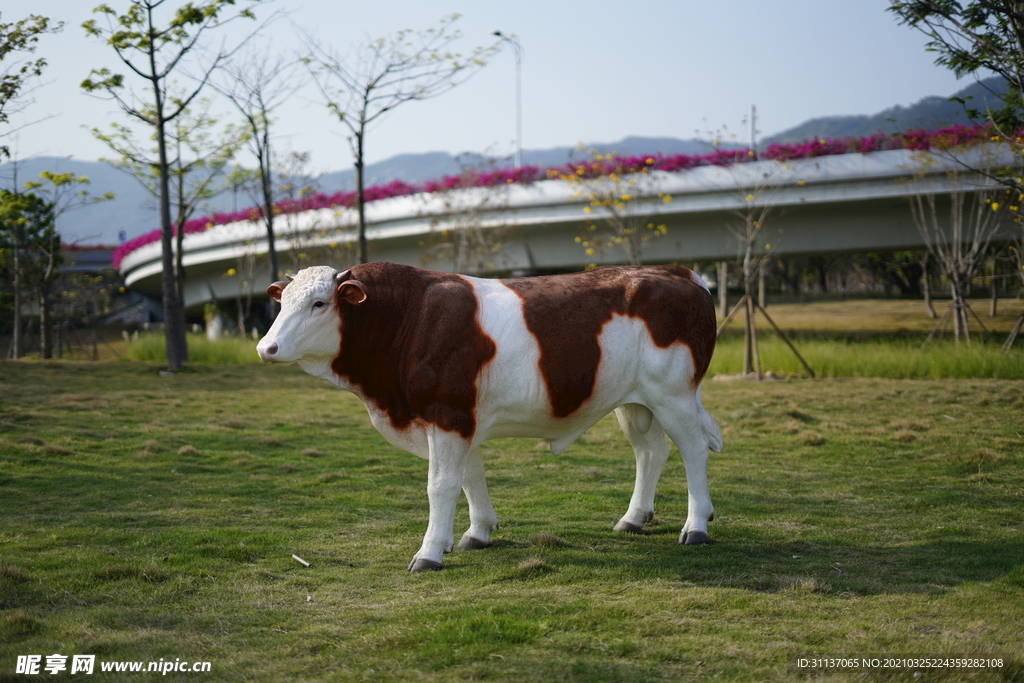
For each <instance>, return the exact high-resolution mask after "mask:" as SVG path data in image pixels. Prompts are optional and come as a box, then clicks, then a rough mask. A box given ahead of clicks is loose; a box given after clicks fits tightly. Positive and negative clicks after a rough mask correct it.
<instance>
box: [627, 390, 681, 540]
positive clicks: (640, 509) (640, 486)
mask: <svg viewBox="0 0 1024 683" xmlns="http://www.w3.org/2000/svg"><path fill="white" fill-rule="evenodd" d="M643 413H646V415H643ZM615 417H616V418H618V420H619V427H621V428H622V432H623V433H624V434H625V435H626V438H627V439H629V443H630V445H631V446H632V447H633V454H634V455H635V456H636V483H635V484H634V486H633V497H632V499H630V501H629V509H627V510H626V514H624V515H623V516H622V519H620V520H619V522H618V524H616V525H615V530H616V531H625V532H627V533H631V534H639V533H641V532H642V531H643V528H644V524H646V523H647V522H650V521H651V520H652V519H654V491H655V489H656V488H657V486H658V479H659V478H660V477H661V472H662V470H663V469H664V468H665V463H666V461H668V443H667V442H666V441H665V432H664V430H663V429H662V428H661V425H660V424H658V421H657V420H655V419H653V418H652V417H651V414H650V412H649V411H648V409H647V408H646V407H644V406H639V405H635V404H628V405H624V406H619V407H618V408H616V409H615ZM645 422H646V424H644V423H645ZM638 423H639V425H640V426H638ZM642 426H646V427H647V429H646V430H643V431H642V430H641V427H642Z"/></svg>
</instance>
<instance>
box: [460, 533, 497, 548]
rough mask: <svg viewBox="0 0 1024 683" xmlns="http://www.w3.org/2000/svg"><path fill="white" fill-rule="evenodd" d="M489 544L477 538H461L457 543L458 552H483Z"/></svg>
mask: <svg viewBox="0 0 1024 683" xmlns="http://www.w3.org/2000/svg"><path fill="white" fill-rule="evenodd" d="M490 545H491V544H490V543H487V542H486V541H481V540H480V539H479V538H473V537H472V536H463V537H462V539H461V540H460V541H459V550H483V549H484V548H487V547H489V546H490Z"/></svg>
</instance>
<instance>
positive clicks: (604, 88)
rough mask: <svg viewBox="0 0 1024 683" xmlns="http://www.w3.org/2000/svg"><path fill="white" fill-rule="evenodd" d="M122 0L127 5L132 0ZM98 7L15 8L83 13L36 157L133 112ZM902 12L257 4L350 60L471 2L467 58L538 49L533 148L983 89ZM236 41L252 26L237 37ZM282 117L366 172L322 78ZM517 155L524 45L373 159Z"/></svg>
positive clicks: (93, 1)
mask: <svg viewBox="0 0 1024 683" xmlns="http://www.w3.org/2000/svg"><path fill="white" fill-rule="evenodd" d="M107 2H108V4H109V5H110V6H111V7H113V8H114V9H116V10H119V11H120V10H123V9H124V8H125V7H127V5H128V3H127V1H126V0H107ZM98 4H100V3H99V1H98V0H35V2H33V3H31V9H29V5H28V4H24V3H22V4H21V6H20V8H19V9H17V10H15V11H12V10H10V9H5V10H3V13H2V19H3V21H5V22H10V21H15V20H17V19H20V18H23V17H24V16H25V15H27V14H29V13H30V12H31V13H37V14H43V15H45V16H49V17H52V18H54V19H58V20H62V21H64V22H65V26H64V30H63V31H62V32H61V33H58V34H56V35H53V36H46V37H44V38H43V39H42V40H41V41H40V43H39V47H38V49H37V55H38V56H42V57H45V58H46V59H47V61H48V62H49V64H50V66H49V68H48V69H47V70H46V73H45V76H44V79H43V82H42V83H41V85H40V86H39V87H38V88H37V89H36V90H35V92H34V93H33V97H34V99H35V103H34V104H33V105H32V106H31V107H29V108H28V109H27V110H26V111H25V113H24V115H23V116H21V117H19V122H21V123H24V122H25V121H26V120H39V122H38V123H34V124H33V125H28V126H26V127H24V128H23V129H22V130H20V132H19V133H18V134H17V137H16V138H8V139H7V140H5V142H6V143H7V144H8V145H9V146H10V147H11V150H12V152H16V154H17V155H18V156H19V157H20V158H27V157H31V156H37V155H50V156H73V157H75V158H78V159H87V160H94V159H98V158H100V157H104V156H110V153H109V152H108V150H107V149H106V148H105V146H104V145H103V144H102V143H100V142H98V141H97V140H95V139H94V138H93V137H92V135H91V134H90V133H89V131H88V128H89V127H94V126H95V127H105V126H107V125H108V124H109V123H110V122H112V121H124V120H125V119H124V117H123V115H122V114H121V113H120V112H119V110H118V109H117V108H116V106H114V105H113V104H112V103H110V102H109V101H104V100H99V99H96V98H94V97H90V96H88V95H86V94H84V93H83V92H82V90H81V89H80V87H79V84H80V83H81V81H82V80H83V79H84V78H85V77H86V76H87V75H88V73H89V70H90V69H92V68H97V67H102V66H106V67H109V68H111V69H113V70H115V71H123V70H124V69H123V67H121V66H120V63H119V62H117V60H116V58H115V56H114V53H113V51H112V50H111V49H110V48H108V47H106V46H105V45H103V44H102V43H101V42H100V41H98V40H96V39H94V38H88V37H86V35H85V32H84V31H83V30H82V28H81V24H82V22H83V21H85V20H87V19H89V18H90V17H92V16H93V15H92V13H91V9H92V7H94V6H95V5H98ZM169 4H170V5H177V4H179V3H178V2H177V1H176V0H170V2H169ZM8 6H10V3H8ZM887 6H888V2H887V0H856V1H855V2H836V1H834V0H775V1H774V2H770V3H769V2H763V1H762V0H757V1H755V0H731V1H729V2H717V3H711V2H707V1H706V0H701V1H699V2H698V1H696V0H694V1H691V0H671V1H670V0H640V1H639V2H635V3H630V6H629V7H628V8H627V7H626V3H623V2H621V1H618V2H611V1H608V0H590V1H589V2H567V1H564V0H517V1H516V2H491V1H488V0H476V2H470V1H468V0H452V1H450V2H446V1H440V0H404V1H399V0H373V1H372V2H359V3H356V2H344V1H342V0H292V1H288V2H285V1H284V0H279V1H277V2H269V3H268V2H264V3H260V4H259V5H257V6H256V12H257V15H258V16H259V17H260V18H266V17H268V16H269V15H271V14H272V12H273V11H274V10H286V11H288V12H289V16H288V19H287V20H283V21H278V22H276V23H275V24H274V25H273V26H272V28H271V29H270V30H269V31H268V32H267V37H266V39H264V40H263V42H262V43H261V45H263V46H264V48H265V49H266V50H268V51H270V52H273V53H276V52H280V53H283V54H289V55H295V54H298V53H299V52H300V51H301V50H302V49H303V43H302V40H301V39H300V37H299V32H298V31H297V30H296V28H295V27H302V28H304V29H306V30H307V31H309V32H311V33H313V34H314V35H315V36H316V37H317V38H318V39H319V41H321V42H322V43H323V44H325V45H329V46H331V47H332V48H333V49H335V50H337V51H339V52H341V53H352V52H353V51H354V50H355V49H356V48H357V46H360V45H365V44H366V43H367V42H368V40H369V39H372V38H377V37H383V36H387V35H390V34H392V33H394V32H395V31H397V30H399V29H403V28H409V29H414V30H419V29H425V28H428V27H431V26H434V25H436V24H437V22H438V20H439V19H440V18H441V17H443V16H445V15H448V14H451V13H453V12H458V13H460V14H462V15H463V17H462V19H460V20H459V22H458V23H457V26H458V27H459V28H460V29H461V31H462V34H463V39H462V40H461V41H460V43H459V46H458V49H459V50H460V51H462V52H464V53H467V52H469V51H470V50H471V49H472V48H473V47H474V46H477V45H486V44H489V43H490V42H491V41H492V40H494V37H493V36H492V35H491V32H492V31H493V30H495V29H500V30H501V31H503V32H505V33H514V34H516V35H517V36H518V37H519V40H520V42H521V44H522V47H523V60H522V83H523V94H522V100H523V105H522V106H523V146H524V148H527V149H537V148H544V147H555V146H566V145H575V144H576V143H578V142H581V141H586V142H614V141H616V140H619V139H622V138H623V137H626V136H630V135H640V136H673V137H679V138H689V137H693V136H694V135H695V134H696V133H697V131H698V130H700V131H705V130H708V129H717V128H720V127H721V126H723V125H726V126H728V127H729V128H730V129H731V130H734V131H737V132H740V131H742V132H743V135H744V137H746V136H747V135H748V131H747V130H745V129H743V128H742V126H741V121H742V119H743V118H744V117H745V116H746V115H747V114H748V113H749V111H750V106H751V105H752V104H754V105H756V106H757V110H758V117H759V119H758V123H759V125H758V128H759V129H760V130H761V131H762V134H763V135H770V134H772V133H775V132H778V131H780V130H783V129H785V128H788V127H790V126H793V125H796V124H798V123H800V122H802V121H804V120H806V119H808V118H811V117H815V116H825V115H835V114H870V113H875V112H877V111H879V110H881V109H884V108H886V107H889V106H891V105H894V104H903V105H906V104H910V103H912V102H915V101H917V100H918V99H920V98H921V97H924V96H928V95H950V94H952V93H953V92H955V91H956V90H958V89H959V88H961V87H964V86H966V85H967V83H966V82H962V81H959V82H958V81H957V80H956V79H955V78H954V77H953V75H952V74H951V73H950V72H948V71H947V70H945V69H943V68H940V67H937V66H935V65H934V64H933V60H934V55H933V54H930V53H927V52H925V50H924V43H925V39H924V36H923V35H921V34H920V33H919V32H917V31H915V30H913V29H910V28H907V27H905V26H900V25H899V24H898V23H897V22H896V21H895V19H894V18H893V16H892V15H891V14H890V13H889V12H887V11H886V10H885V8H886V7H887ZM250 26H255V24H253V23H251V22H250V23H248V24H247V25H246V27H245V28H248V27H250ZM232 34H237V30H236V31H234V32H228V33H225V34H224V35H225V36H229V37H230V36H231V35H232ZM210 35H211V38H212V39H215V40H217V41H219V40H220V34H216V33H213V34H210ZM129 82H132V80H131V79H130V78H129ZM225 111H226V110H225ZM277 119H278V121H277V124H276V131H277V133H278V136H279V140H278V145H279V147H282V148H288V149H291V150H295V151H299V152H310V153H311V154H312V162H313V167H314V168H313V169H312V170H314V171H321V172H326V171H333V170H340V169H343V168H347V167H349V166H350V165H351V153H350V152H349V147H348V143H347V141H346V138H345V133H344V130H343V129H342V127H341V125H340V124H339V123H338V122H337V121H334V120H332V119H331V117H330V115H329V114H328V113H327V110H326V108H325V107H324V105H323V102H322V101H321V100H320V97H319V95H318V93H317V91H316V90H315V89H314V88H312V87H306V88H305V89H303V90H301V91H300V92H299V93H297V94H296V95H295V96H294V97H293V99H292V100H291V101H290V102H289V104H288V105H286V106H284V107H282V108H281V109H280V110H279V111H278V112H277ZM514 148H515V61H514V57H513V53H512V51H511V49H508V48H506V49H505V50H503V51H502V52H501V53H500V54H498V55H497V56H496V57H495V58H494V59H493V61H492V62H491V63H490V64H489V65H488V66H487V67H485V68H484V69H483V70H482V71H480V72H479V73H478V74H477V75H476V76H474V77H473V78H472V79H471V80H470V81H469V82H467V83H465V84H463V85H461V86H459V87H458V88H456V89H454V90H452V91H450V92H448V93H445V94H444V95H442V96H441V97H438V98H437V99H434V100H430V101H425V102H409V103H407V104H404V105H402V106H401V107H400V108H398V109H396V110H395V111H394V112H392V113H391V114H389V115H388V116H387V117H386V118H384V119H383V120H382V121H380V122H378V123H377V124H376V125H375V126H374V128H373V129H372V131H371V132H370V134H369V136H368V139H367V145H366V156H367V160H368V161H370V162H373V161H379V160H381V159H385V158H387V157H390V156H393V155H395V154H400V153H404V152H427V151H447V152H452V153H459V152H463V151H475V152H489V153H490V154H492V155H495V156H504V155H511V154H512V152H513V151H514Z"/></svg>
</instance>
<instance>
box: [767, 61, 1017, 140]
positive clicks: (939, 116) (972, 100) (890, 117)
mask: <svg viewBox="0 0 1024 683" xmlns="http://www.w3.org/2000/svg"><path fill="white" fill-rule="evenodd" d="M1005 88H1006V86H1005V81H1003V80H1002V79H1001V78H999V77H995V78H989V79H986V80H983V81H979V82H976V83H972V84H971V85H969V86H967V87H966V88H964V89H962V90H960V91H958V92H957V93H956V94H955V95H954V97H960V98H963V99H967V100H968V103H967V106H968V107H973V108H976V109H985V108H986V105H987V106H988V107H989V108H993V109H994V108H997V107H998V106H999V105H1000V102H999V93H1001V92H1003V91H1004V90H1005ZM958 123H959V124H970V123H972V121H970V120H968V118H967V117H966V115H965V114H964V105H962V104H960V103H958V102H951V101H950V99H949V98H946V97H925V98H924V99H921V100H919V101H917V102H915V103H914V104H911V105H910V106H908V107H901V106H899V105H896V106H895V107H890V108H889V109H885V110H884V111H880V112H878V113H877V114H873V115H870V116H868V115H860V116H823V117H820V118H814V119H810V120H808V121H804V122H803V123H801V124H800V125H799V126H794V127H793V128H788V129H786V130H784V131H782V132H780V133H776V134H775V135H772V136H771V137H769V138H765V139H764V143H765V144H770V143H772V142H799V141H801V140H808V139H811V138H814V137H822V138H843V137H858V136H862V135H874V134H875V133H879V132H881V133H895V132H897V131H903V130H910V129H914V128H924V129H935V128H944V127H946V126H950V125H953V124H958Z"/></svg>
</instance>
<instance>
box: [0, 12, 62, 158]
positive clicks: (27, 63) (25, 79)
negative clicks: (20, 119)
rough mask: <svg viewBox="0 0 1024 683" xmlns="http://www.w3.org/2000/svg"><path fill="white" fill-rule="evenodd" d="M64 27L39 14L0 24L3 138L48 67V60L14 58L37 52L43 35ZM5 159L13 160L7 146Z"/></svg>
mask: <svg viewBox="0 0 1024 683" xmlns="http://www.w3.org/2000/svg"><path fill="white" fill-rule="evenodd" d="M0 16H2V15H0ZM63 25H64V24H63V22H57V23H55V24H53V23H51V21H50V19H48V18H47V17H41V16H39V15H37V14H31V15H29V16H28V18H26V19H22V20H20V21H16V22H14V23H11V24H5V23H3V22H2V21H0V138H2V137H6V136H8V135H9V134H10V133H11V131H9V130H6V128H7V124H8V123H9V122H10V115H11V114H13V113H16V112H19V111H21V110H22V109H23V108H24V106H26V105H27V104H28V102H26V101H24V99H23V98H24V96H25V95H26V91H25V88H26V86H27V85H28V84H29V83H30V82H31V80H32V79H33V78H35V77H37V76H39V75H40V74H42V73H43V69H44V68H46V60H45V59H42V58H40V59H34V60H33V59H27V60H24V61H14V60H12V59H11V56H12V55H13V54H15V53H19V52H21V53H30V52H35V49H36V43H37V42H39V36H41V35H44V34H46V33H55V32H57V31H59V30H60V29H61V27H62V26H63ZM5 156H6V157H9V156H10V151H9V150H8V149H7V146H6V145H0V157H5Z"/></svg>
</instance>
